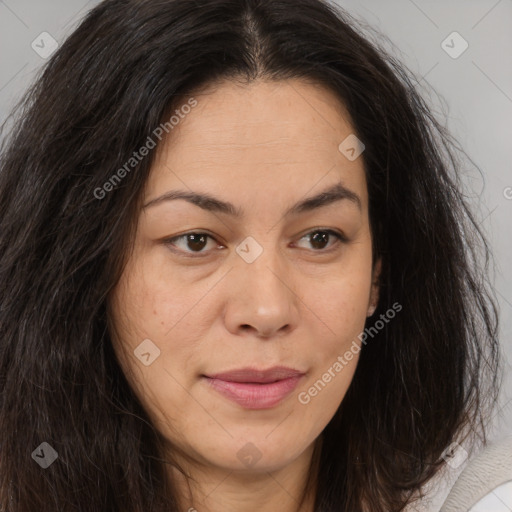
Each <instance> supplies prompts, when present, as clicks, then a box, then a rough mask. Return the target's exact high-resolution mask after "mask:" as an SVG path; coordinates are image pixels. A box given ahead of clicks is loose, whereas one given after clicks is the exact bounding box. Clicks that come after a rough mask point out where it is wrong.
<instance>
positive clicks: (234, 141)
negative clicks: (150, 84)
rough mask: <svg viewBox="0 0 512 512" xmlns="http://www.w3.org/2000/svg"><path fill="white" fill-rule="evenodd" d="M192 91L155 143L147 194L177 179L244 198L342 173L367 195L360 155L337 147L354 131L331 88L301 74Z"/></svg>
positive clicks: (322, 182)
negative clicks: (299, 77)
mask: <svg viewBox="0 0 512 512" xmlns="http://www.w3.org/2000/svg"><path fill="white" fill-rule="evenodd" d="M191 97H192V98H193V99H194V100H195V101H197V104H196V106H194V108H192V109H190V110H189V109H186V112H188V113H187V114H184V113H183V112H185V110H184V111H183V112H182V113H181V115H180V119H179V122H178V123H177V124H176V125H175V126H174V127H173V129H172V131H170V134H169V136H167V138H166V139H164V140H163V142H162V144H161V145H160V146H159V148H158V154H157V158H156V159H155V163H154V166H153V169H152V171H151V173H150V177H149V180H148V184H147V188H146V194H145V197H146V199H148V198H149V199H150V198H151V197H154V196H155V195H157V194H159V193H162V192H164V191H165V190H166V189H171V188H173V187H176V186H179V187H180V188H183V187H188V188H191V189H197V188H198V186H199V187H200V188H201V189H203V190H205V189H206V190H210V191H212V190H215V191H217V192H218V193H219V194H222V192H223V191H224V192H225V193H226V192H227V191H230V192H231V193H232V194H233V195H234V196H235V197H240V198H243V197H245V198H247V199H250V197H253V196H256V195H257V191H258V190H266V191H267V192H269V191H272V190H274V191H277V190H290V192H291V191H295V192H294V194H295V195H296V194H298V195H305V194H306V193H307V192H308V191H310V190H313V189H314V187H315V185H316V184H317V183H318V184H319V186H320V188H324V187H325V186H326V185H329V184H331V183H335V182H339V181H340V180H341V181H342V182H343V183H344V184H345V185H346V186H347V187H348V188H351V189H355V190H356V191H357V192H358V194H359V195H360V196H361V198H362V200H363V205H364V203H365V202H366V200H367V198H366V180H365V175H364V164H363V158H362V157H360V158H357V159H356V160H353V161H351V160H349V159H347V157H346V156H345V155H344V154H343V153H342V152H340V149H339V146H340V144H341V143H342V142H343V141H344V140H345V139H346V138H347V137H348V136H350V135H352V134H353V133H354V129H353V126H352V124H351V121H350V116H349V114H348V112H347V111H346V109H345V107H344V105H343V104H342V103H341V102H340V100H339V99H338V97H337V96H336V95H335V94H334V93H332V92H331V91H330V90H328V89H326V88H324V87H321V86H319V85H317V84H312V83H307V82H304V81H302V80H286V81H278V82H275V81H256V82H252V83H251V84H249V85H243V84H240V83H237V82H232V81H224V82H220V83H217V84H215V85H213V86H210V87H209V88H207V89H203V90H202V91H200V92H198V93H197V94H193V95H191ZM189 99H190V97H184V100H183V104H185V103H186V102H187V101H188V100H189ZM176 110H178V112H179V111H180V107H179V104H178V106H177V108H176V109H175V111H174V112H176Z"/></svg>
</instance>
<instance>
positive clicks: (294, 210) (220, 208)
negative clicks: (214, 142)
mask: <svg viewBox="0 0 512 512" xmlns="http://www.w3.org/2000/svg"><path fill="white" fill-rule="evenodd" d="M176 199H183V200H185V201H188V202H189V203H192V204H195V205H196V206H199V208H202V209H203V210H207V211H210V212H218V213H224V214H226V215H231V216H232V217H236V218H241V217H244V212H243V210H242V209H241V208H237V207H236V206H235V205H233V204H232V203H229V202H226V201H222V200H221V199H219V198H217V197H214V196H212V195H210V194H206V193H199V192H191V191H184V190H171V191H169V192H166V193H165V194H163V195H161V196H159V197H156V198H155V199H152V200H151V201H149V202H147V203H146V204H145V205H144V206H143V208H149V207H150V206H155V205H157V204H161V203H163V202H165V201H173V200H176ZM342 200H348V201H350V202H352V203H353V204H354V205H355V206H357V207H358V209H359V210H362V202H361V198H360V197H359V196H358V195H357V194H356V193H355V192H353V191H352V190H350V189H348V188H346V187H345V186H344V185H343V184H342V183H336V184H335V185H333V186H331V187H329V188H327V189H326V190H323V191H322V192H320V193H319V194H317V195H315V196H312V197H308V198H306V199H303V200H302V201H299V202H298V203H296V204H295V205H293V206H292V207H291V208H289V209H288V210H287V211H286V213H285V214H284V217H290V216H295V215H299V214H301V213H304V212H308V211H312V210H316V209H318V208H322V207H324V206H328V205H330V204H333V203H335V202H337V201H342Z"/></svg>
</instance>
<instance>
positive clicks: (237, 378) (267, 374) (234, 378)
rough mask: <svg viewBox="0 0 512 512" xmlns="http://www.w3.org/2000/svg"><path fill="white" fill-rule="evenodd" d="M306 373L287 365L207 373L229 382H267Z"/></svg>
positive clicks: (212, 377) (211, 376) (211, 377)
mask: <svg viewBox="0 0 512 512" xmlns="http://www.w3.org/2000/svg"><path fill="white" fill-rule="evenodd" d="M299 375H304V372H301V371H299V370H294V369H293V368H287V367H286V366H273V367H272V368H267V369H265V370H258V369H255V368H239V369H236V370H231V371H229V372H222V373H216V374H212V375H206V377H208V378H210V379H218V380H224V381H228V382H255V383H262V384H266V383H269V382H276V381H278V380H283V379H289V378H291V377H298V376H299Z"/></svg>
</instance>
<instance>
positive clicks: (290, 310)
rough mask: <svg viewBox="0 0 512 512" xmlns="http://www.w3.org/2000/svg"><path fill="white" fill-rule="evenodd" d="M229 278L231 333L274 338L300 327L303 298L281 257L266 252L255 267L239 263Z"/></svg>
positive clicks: (226, 311) (228, 317) (228, 324)
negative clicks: (300, 303) (294, 285)
mask: <svg viewBox="0 0 512 512" xmlns="http://www.w3.org/2000/svg"><path fill="white" fill-rule="evenodd" d="M229 275H230V282H229V287H230V288H231V290H232V291H231V293H230V295H229V300H228V304H227V306H226V310H225V318H224V321H225V324H226V328H227V329H228V330H229V332H231V333H233V334H236V335H243V336H247V335H253V336H256V337H258V338H271V337H274V336H280V335H284V334H289V333H290V332H292V331H293V330H294V329H295V328H296V327H297V325H298V321H299V307H298V305H299V302H300V301H299V297H298V295H297V293H296V292H295V291H294V289H293V284H292V282H291V281H292V280H291V278H290V275H289V271H287V270H286V268H285V265H280V264H279V261H278V258H277V256H275V257H274V256H273V255H272V254H270V251H267V250H265V251H263V254H262V255H261V256H260V257H259V258H258V259H256V261H254V262H252V263H246V262H245V261H240V262H238V264H237V265H236V266H235V268H234V269H233V270H232V271H231V272H230V273H229Z"/></svg>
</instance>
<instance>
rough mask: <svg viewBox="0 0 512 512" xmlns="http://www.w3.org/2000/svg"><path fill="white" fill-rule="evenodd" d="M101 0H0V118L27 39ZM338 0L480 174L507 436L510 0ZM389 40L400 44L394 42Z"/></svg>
mask: <svg viewBox="0 0 512 512" xmlns="http://www.w3.org/2000/svg"><path fill="white" fill-rule="evenodd" d="M98 3H99V2H98V1H97V0H91V1H89V2H87V1H86V0H3V1H2V0H0V48H1V52H0V123H2V122H3V121H5V120H6V119H7V116H8V114H9V112H10V110H11V108H12V107H13V106H14V104H15V102H16V101H17V100H19V99H20V97H21V95H22V93H23V92H24V90H25V89H26V88H27V86H28V85H29V83H30V82H31V81H32V80H33V79H34V77H35V74H36V72H37V71H39V70H40V68H41V66H42V65H43V64H44V62H45V60H44V59H43V58H41V57H40V56H39V55H38V54H37V53H36V52H35V51H34V50H33V49H32V47H31V43H32V42H33V41H34V40H36V41H37V40H39V41H40V39H38V36H39V35H40V34H41V33H42V32H48V33H50V34H51V35H52V36H53V37H54V38H55V39H56V40H57V41H58V42H62V41H63V40H64V39H65V37H66V36H67V35H68V34H69V33H70V32H71V31H72V30H73V28H74V27H76V24H77V23H78V22H79V20H80V19H81V18H82V17H83V15H84V14H85V13H86V12H87V11H88V10H89V9H91V8H92V7H94V6H95V5H97V4H98ZM338 3H339V4H340V5H341V6H342V7H344V8H346V9H347V10H348V11H349V12H350V13H351V14H352V15H353V16H355V17H356V18H357V19H359V20H361V21H363V22H364V23H368V24H370V25H371V26H373V27H375V28H376V29H378V30H380V31H381V32H383V33H384V34H385V35H386V36H387V37H388V38H389V40H390V41H389V43H384V44H385V46H386V47H387V48H388V49H391V51H392V52H393V53H394V54H395V55H396V56H397V57H398V58H399V59H401V60H403V61H404V62H405V63H406V64H407V65H408V67H409V68H410V69H411V70H412V71H413V72H414V73H415V74H416V75H417V77H418V87H421V89H422V90H424V94H426V95H428V96H429V97H430V101H431V103H432V104H433V105H434V107H435V109H436V112H437V113H438V118H439V119H441V120H443V119H444V121H443V124H447V126H448V128H449V129H451V130H452V132H453V133H454V135H455V136H456V137H457V139H458V140H459V141H460V143H461V145H462V147H463V148H465V150H466V151H467V153H468V154H469V156H470V157H471V158H472V159H473V161H474V162H475V164H476V165H478V166H479V167H480V169H481V170H482V172H483V178H482V176H481V175H480V174H479V173H478V172H477V171H476V170H475V169H474V168H471V167H470V166H468V167H467V169H464V171H465V182H466V183H467V185H468V186H469V187H470V188H471V191H472V201H473V202H474V204H475V206H476V207H477V208H478V212H479V213H478V219H479V221H480V222H481V225H482V226H483V228H484V230H485V231H486V233H487V235H488V237H489V239H490V242H491V244H492V247H493V250H494V254H495V261H496V268H495V271H494V276H493V277H492V278H493V280H494V282H495V287H496V292H497V295H498V298H499V301H500V306H501V321H502V325H501V343H502V346H503V349H504V352H505V354H506V357H507V361H506V363H505V372H506V378H505V382H504V387H503V392H502V395H501V399H500V408H499V410H498V411H497V413H496V414H495V417H494V419H493V424H494V429H493V431H492V433H491V439H492V438H494V439H497V438H501V437H503V436H504V435H505V434H506V433H512V371H511V364H510V362H512V339H511V332H512V270H511V267H510V257H511V256H512V237H511V236H510V232H511V230H510V223H511V222H510V221H511V220H512V188H510V189H509V188H508V187H512V172H511V169H512V144H511V142H512V141H511V134H512V126H511V125H512V0H478V1H476V0H457V1H451V2H448V1H446V0H444V1H443V0H439V1H433V0H431V1H423V2H420V0H388V1H386V2H384V1H382V0H364V1H360V2H356V1H353V0H350V1H341V0H338ZM454 31H456V32H458V33H459V34H460V35H461V36H462V37H463V38H464V39H465V40H466V41H467V43H468V45H469V46H468V48H467V50H466V51H465V52H464V53H462V54H461V55H460V56H459V57H458V58H452V57H451V56H450V55H448V54H447V53H446V52H445V50H444V49H443V47H442V42H443V41H444V40H445V39H446V38H447V36H448V35H449V34H451V33H452V32H454ZM391 42H392V43H393V44H394V45H396V46H395V47H392V46H390V45H391ZM446 44H449V45H450V46H453V49H452V50H451V51H457V50H458V49H460V48H461V41H459V40H457V39H454V40H453V42H452V41H451V39H450V38H448V40H447V43H446ZM427 86H428V87H433V88H434V89H435V91H437V92H438V93H439V94H440V96H441V98H444V100H445V103H444V104H443V103H441V102H440V101H439V98H438V97H437V96H436V95H435V94H434V95H432V94H430V93H429V92H428V91H427V90H426V89H425V87H427ZM443 109H444V110H443ZM443 112H444V114H443ZM444 115H446V116H447V117H443V116H444ZM7 127H9V123H8V124H7ZM41 128H42V129H44V127H41ZM507 190H508V192H509V193H508V195H507ZM507 196H508V198H507ZM511 510H512V509H511Z"/></svg>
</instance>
